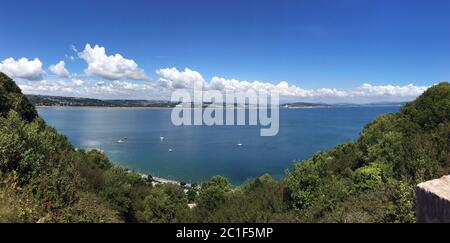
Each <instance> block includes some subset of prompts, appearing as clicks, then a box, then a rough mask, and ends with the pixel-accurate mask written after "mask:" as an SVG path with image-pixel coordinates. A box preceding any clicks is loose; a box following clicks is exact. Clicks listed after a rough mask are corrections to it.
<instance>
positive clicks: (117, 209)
mask: <svg viewBox="0 0 450 243" xmlns="http://www.w3.org/2000/svg"><path fill="white" fill-rule="evenodd" d="M449 120H450V84H448V83H441V84H439V85H436V86H434V87H432V88H430V89H429V90H427V91H426V92H425V93H424V94H423V95H422V96H420V97H419V98H418V99H417V100H416V101H414V102H411V103H408V104H407V105H405V106H404V107H403V108H402V110H401V111H400V112H399V113H396V114H386V115H383V116H380V117H379V118H377V119H376V120H374V121H373V122H371V123H369V124H368V125H367V126H366V127H365V128H364V130H363V131H362V132H361V134H360V138H359V139H358V141H352V142H348V143H346V144H342V145H338V146H336V147H335V148H334V149H332V150H330V151H326V152H318V153H317V154H316V155H314V156H313V157H312V158H310V159H308V160H305V161H299V162H297V163H295V164H294V166H293V168H292V170H290V171H287V172H286V177H285V179H284V180H283V181H275V180H273V179H272V178H271V177H270V176H269V175H264V176H261V177H259V178H255V179H250V180H249V181H248V182H246V183H244V184H243V185H241V186H239V187H233V186H231V184H230V183H229V181H228V180H227V179H226V178H224V177H221V176H217V177H214V178H212V179H211V180H210V181H207V182H205V183H203V184H202V185H201V186H198V187H194V188H192V189H189V190H188V191H187V192H185V191H184V190H183V188H181V187H180V186H175V185H157V186H152V184H151V183H150V182H149V181H147V180H143V179H142V178H141V176H140V175H138V174H136V173H133V172H129V171H127V170H125V169H124V168H121V167H119V166H116V165H114V164H113V163H112V162H111V161H109V159H108V158H107V157H106V156H104V155H103V154H101V153H100V152H97V151H89V152H87V151H82V150H79V151H76V150H75V149H74V148H73V147H72V146H71V145H70V143H69V142H68V140H67V138H66V137H64V136H63V135H61V134H58V133H57V132H56V131H55V130H54V129H53V128H51V127H49V126H47V125H46V124H45V122H44V121H43V120H42V119H40V118H39V116H38V115H37V112H36V110H35V108H34V107H33V105H32V104H31V103H30V102H29V101H28V99H27V98H26V97H25V96H24V95H22V93H21V91H20V89H19V88H18V87H17V85H16V84H15V83H14V82H13V81H12V80H11V79H10V78H9V77H7V76H6V75H4V74H2V73H0V222H152V223H160V222H163V223H171V222H414V221H415V209H414V208H415V205H414V200H415V185H416V184H417V183H419V182H422V181H425V180H429V179H432V178H436V177H440V176H442V175H445V174H450V121H449ZM299 139H300V138H299ZM188 203H196V205H197V206H196V207H195V208H193V209H189V207H188Z"/></svg>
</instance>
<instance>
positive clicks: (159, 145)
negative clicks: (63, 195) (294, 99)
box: [39, 107, 399, 184]
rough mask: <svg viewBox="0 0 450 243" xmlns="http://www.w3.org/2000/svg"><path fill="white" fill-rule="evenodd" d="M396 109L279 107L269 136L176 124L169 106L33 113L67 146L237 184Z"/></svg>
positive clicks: (167, 173) (155, 171)
mask: <svg viewBox="0 0 450 243" xmlns="http://www.w3.org/2000/svg"><path fill="white" fill-rule="evenodd" d="M398 110H399V107H358V108H318V109H282V110H280V132H279V134H278V136H276V137H260V136H259V132H260V128H259V127H252V126H239V127H238V126H215V127H207V126H200V127H194V126H185V127H175V126H173V125H172V123H171V119H170V114H171V110H170V109H145V108H142V109H136V108H130V109H127V108H40V109H39V113H40V115H41V116H42V117H43V118H44V119H45V121H46V122H47V123H48V124H49V125H51V126H53V127H55V128H56V129H57V130H58V131H59V132H61V133H63V134H65V135H66V136H67V137H68V138H69V140H70V141H71V142H72V144H73V145H74V146H76V147H78V148H87V149H89V148H100V149H102V150H104V151H105V153H106V154H107V155H108V156H109V157H110V158H111V160H113V161H114V162H116V163H117V164H120V165H122V166H124V167H126V168H129V169H133V170H136V171H139V172H143V173H149V174H152V175H154V176H159V177H165V178H170V179H176V180H180V181H185V182H201V181H203V180H207V179H209V178H210V177H211V176H214V175H224V176H227V177H228V178H229V179H230V180H231V182H232V183H234V184H239V183H242V182H244V181H245V180H246V179H248V178H249V177H255V176H258V175H262V174H264V173H269V174H271V175H272V176H274V177H275V178H281V177H283V175H284V172H285V170H286V169H289V168H290V167H291V166H292V164H293V162H294V161H296V160H302V159H306V158H308V157H310V156H311V155H313V154H314V153H315V152H317V151H319V150H327V149H330V148H332V147H333V146H335V145H337V144H339V143H343V142H346V141H349V140H354V139H357V137H358V134H359V132H360V131H361V130H362V129H363V127H364V125H365V124H366V123H367V122H369V121H371V120H373V119H374V118H376V117H377V116H379V115H381V114H383V113H388V112H397V111H398ZM125 137H126V139H124V138H125ZM160 137H164V138H165V139H164V140H161V139H160ZM120 139H122V140H123V143H118V140H120ZM238 143H241V144H242V145H243V146H242V147H239V146H237V144H238ZM170 149H172V152H169V150H170Z"/></svg>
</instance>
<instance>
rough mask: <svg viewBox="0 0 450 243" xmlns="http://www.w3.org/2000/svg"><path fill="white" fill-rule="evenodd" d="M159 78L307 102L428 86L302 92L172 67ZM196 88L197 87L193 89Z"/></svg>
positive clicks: (170, 83)
mask: <svg viewBox="0 0 450 243" xmlns="http://www.w3.org/2000/svg"><path fill="white" fill-rule="evenodd" d="M156 73H157V74H158V75H159V76H160V79H159V80H160V81H161V82H162V85H163V86H164V87H166V88H168V89H186V88H193V87H194V84H202V85H203V88H204V89H206V90H219V91H222V92H224V91H233V92H236V93H242V94H243V93H246V92H248V91H249V90H252V91H256V92H263V93H269V92H272V91H275V92H278V93H279V94H280V97H282V98H288V99H307V100H316V101H317V100H322V101H350V102H357V101H358V100H360V101H380V100H381V101H383V100H386V101H387V100H396V99H397V100H409V99H413V98H415V97H417V96H419V95H420V94H422V93H423V92H424V91H425V90H426V89H427V88H428V87H426V86H415V85H413V84H408V85H405V86H393V85H371V84H367V83H365V84H363V85H362V86H360V87H356V88H353V89H347V90H339V89H336V88H319V89H303V88H300V87H297V86H296V85H290V84H289V83H288V82H286V81H282V82H280V83H278V84H274V83H270V82H260V81H241V80H237V79H226V78H222V77H213V78H212V79H211V80H210V81H205V79H204V78H203V77H202V75H201V74H200V73H198V72H196V71H193V70H190V69H188V68H186V69H185V70H184V71H179V70H178V69H176V68H164V69H159V70H157V72H156ZM197 87H198V86H197Z"/></svg>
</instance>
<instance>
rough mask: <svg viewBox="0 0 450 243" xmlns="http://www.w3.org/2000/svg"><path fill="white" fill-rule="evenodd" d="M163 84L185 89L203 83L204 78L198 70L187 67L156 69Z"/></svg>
mask: <svg viewBox="0 0 450 243" xmlns="http://www.w3.org/2000/svg"><path fill="white" fill-rule="evenodd" d="M156 74H157V75H158V76H159V77H160V79H159V80H160V81H161V83H162V85H163V86H165V87H168V88H173V89H186V88H191V87H194V86H195V85H197V86H199V85H203V84H204V83H205V80H204V79H203V77H202V75H201V74H200V73H199V72H196V71H192V70H190V69H189V68H186V69H184V71H178V69H176V68H162V69H159V70H157V71H156Z"/></svg>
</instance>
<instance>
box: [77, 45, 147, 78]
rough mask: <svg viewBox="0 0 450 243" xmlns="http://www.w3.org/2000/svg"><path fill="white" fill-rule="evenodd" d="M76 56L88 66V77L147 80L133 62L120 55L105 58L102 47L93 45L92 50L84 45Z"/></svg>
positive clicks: (142, 71) (141, 70)
mask: <svg viewBox="0 0 450 243" xmlns="http://www.w3.org/2000/svg"><path fill="white" fill-rule="evenodd" d="M78 55H79V57H80V58H81V59H83V60H85V61H86V63H87V64H88V67H87V69H86V70H85V72H86V74H88V75H97V76H99V77H102V78H105V79H108V80H119V79H123V78H128V79H133V80H149V77H148V76H147V75H146V74H145V72H144V70H143V69H141V68H139V66H138V65H137V64H136V62H135V61H134V60H131V59H126V58H124V57H123V56H122V55H120V54H115V55H111V56H107V55H106V51H105V48H104V47H101V46H98V45H95V46H94V47H93V48H92V47H91V45H90V44H86V47H85V49H84V50H83V51H82V52H80V53H78Z"/></svg>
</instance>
